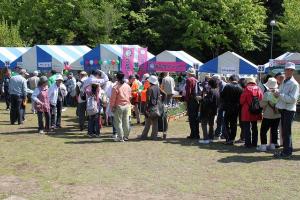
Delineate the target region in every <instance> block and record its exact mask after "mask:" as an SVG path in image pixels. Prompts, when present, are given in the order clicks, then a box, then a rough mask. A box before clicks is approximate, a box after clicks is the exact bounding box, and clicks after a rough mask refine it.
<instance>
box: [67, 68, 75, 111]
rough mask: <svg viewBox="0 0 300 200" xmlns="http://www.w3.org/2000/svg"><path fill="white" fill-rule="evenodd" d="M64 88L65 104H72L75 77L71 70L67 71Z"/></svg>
mask: <svg viewBox="0 0 300 200" xmlns="http://www.w3.org/2000/svg"><path fill="white" fill-rule="evenodd" d="M65 85H66V88H67V91H68V95H67V97H66V101H67V105H68V106H74V100H75V99H74V98H75V96H76V79H75V78H74V76H73V73H72V72H69V73H68V77H67V80H66V84H65Z"/></svg>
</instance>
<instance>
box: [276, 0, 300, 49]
mask: <svg viewBox="0 0 300 200" xmlns="http://www.w3.org/2000/svg"><path fill="white" fill-rule="evenodd" d="M284 9H285V11H284V16H283V17H282V18H281V20H280V23H279V28H280V36H281V39H282V43H281V46H282V47H283V48H284V49H286V50H287V51H300V24H299V22H300V1H298V0H284Z"/></svg>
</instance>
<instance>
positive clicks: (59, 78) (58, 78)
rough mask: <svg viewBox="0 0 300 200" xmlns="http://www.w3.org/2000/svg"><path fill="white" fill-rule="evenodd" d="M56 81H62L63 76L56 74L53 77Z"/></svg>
mask: <svg viewBox="0 0 300 200" xmlns="http://www.w3.org/2000/svg"><path fill="white" fill-rule="evenodd" d="M55 80H56V81H58V80H61V81H63V80H64V78H63V77H62V75H61V74H58V75H56V79H55Z"/></svg>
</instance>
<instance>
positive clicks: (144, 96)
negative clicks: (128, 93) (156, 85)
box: [141, 80, 150, 102]
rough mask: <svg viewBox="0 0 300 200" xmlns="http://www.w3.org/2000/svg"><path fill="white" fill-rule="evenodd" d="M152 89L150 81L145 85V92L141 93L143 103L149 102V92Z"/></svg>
mask: <svg viewBox="0 0 300 200" xmlns="http://www.w3.org/2000/svg"><path fill="white" fill-rule="evenodd" d="M149 87H150V83H149V81H148V80H146V81H145V83H144V90H143V91H142V92H141V101H142V102H146V101H147V90H148V88H149Z"/></svg>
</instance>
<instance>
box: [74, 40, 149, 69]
mask: <svg viewBox="0 0 300 200" xmlns="http://www.w3.org/2000/svg"><path fill="white" fill-rule="evenodd" d="M123 47H128V48H134V49H135V51H134V52H135V53H134V63H138V49H139V48H142V47H141V46H139V45H116V44H100V45H98V46H96V47H95V48H94V49H92V50H91V51H90V52H88V53H87V54H85V55H84V56H83V60H81V61H77V62H80V63H81V65H82V66H84V69H85V70H86V71H91V70H95V69H99V68H101V69H102V70H103V71H106V72H108V71H119V70H120V64H121V61H122V56H123ZM147 56H148V60H149V59H151V58H153V57H154V55H153V54H151V53H149V52H148V55H147ZM111 60H115V61H117V63H119V64H115V65H111V63H110V61H111ZM90 61H92V62H90ZM104 61H105V62H104ZM91 63H92V64H91Z"/></svg>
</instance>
